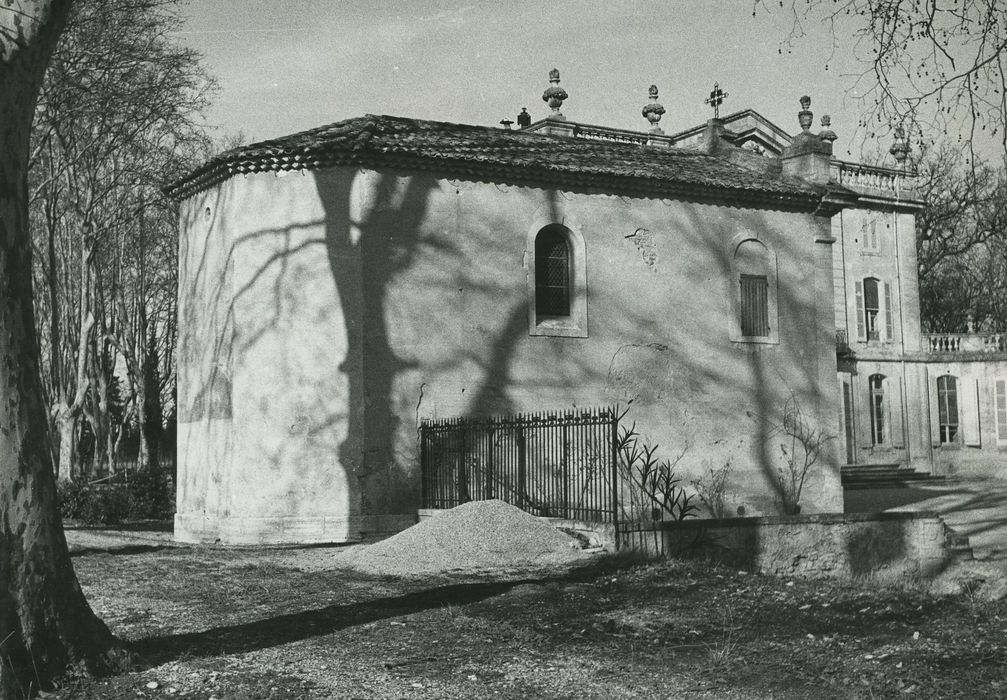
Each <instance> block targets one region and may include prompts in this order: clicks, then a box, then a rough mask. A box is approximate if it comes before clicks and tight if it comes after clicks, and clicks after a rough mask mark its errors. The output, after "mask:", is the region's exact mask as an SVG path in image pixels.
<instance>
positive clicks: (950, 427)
mask: <svg viewBox="0 0 1007 700" xmlns="http://www.w3.org/2000/svg"><path fill="white" fill-rule="evenodd" d="M937 430H938V436H939V441H940V444H942V445H946V444H948V443H952V442H954V441H955V437H956V436H957V435H958V380H957V379H956V378H955V377H953V376H951V375H950V374H945V375H942V376H940V377H937Z"/></svg>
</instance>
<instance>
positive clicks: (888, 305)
mask: <svg viewBox="0 0 1007 700" xmlns="http://www.w3.org/2000/svg"><path fill="white" fill-rule="evenodd" d="M884 294H885V305H884V310H885V340H895V335H894V334H893V333H892V329H893V326H894V324H893V323H892V321H893V319H892V287H891V285H890V284H888V283H887V282H885V292H884Z"/></svg>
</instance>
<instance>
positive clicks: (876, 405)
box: [867, 374, 886, 445]
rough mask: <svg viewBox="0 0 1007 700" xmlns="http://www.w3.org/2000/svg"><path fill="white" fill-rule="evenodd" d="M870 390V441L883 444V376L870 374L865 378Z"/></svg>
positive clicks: (884, 407)
mask: <svg viewBox="0 0 1007 700" xmlns="http://www.w3.org/2000/svg"><path fill="white" fill-rule="evenodd" d="M867 385H868V386H869V387H870V390H871V443H872V444H874V445H884V444H885V409H886V406H885V376H884V375H883V374H872V375H871V376H870V377H868V378H867Z"/></svg>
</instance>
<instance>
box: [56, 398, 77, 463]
mask: <svg viewBox="0 0 1007 700" xmlns="http://www.w3.org/2000/svg"><path fill="white" fill-rule="evenodd" d="M56 430H57V431H58V434H59V470H58V472H57V473H58V475H59V478H60V479H72V478H73V459H74V456H75V455H76V452H77V450H76V449H75V444H76V440H77V416H76V415H75V414H74V413H73V412H71V411H70V410H69V407H68V406H66V404H63V405H62V406H60V408H59V410H58V412H57V413H56Z"/></svg>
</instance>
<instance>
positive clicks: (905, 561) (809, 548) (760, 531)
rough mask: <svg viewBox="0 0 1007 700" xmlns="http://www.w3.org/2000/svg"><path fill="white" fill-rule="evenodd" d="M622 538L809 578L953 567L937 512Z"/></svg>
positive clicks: (798, 519)
mask: <svg viewBox="0 0 1007 700" xmlns="http://www.w3.org/2000/svg"><path fill="white" fill-rule="evenodd" d="M599 532H600V533H603V534H604V533H610V532H611V528H609V527H607V526H606V527H605V528H602V529H601V530H599ZM620 539H621V540H622V541H623V548H627V547H628V548H629V549H632V550H637V551H642V552H646V553H649V554H669V553H677V554H704V555H708V556H711V557H713V558H716V559H719V560H722V561H724V562H725V563H727V564H729V565H731V566H737V567H740V568H745V569H750V570H755V571H760V572H762V573H766V574H773V575H778V576H802V577H806V578H853V577H863V576H878V577H881V578H885V579H898V578H915V577H924V578H926V577H930V576H933V575H935V574H937V573H939V572H940V571H941V570H942V569H943V567H944V565H945V564H946V562H947V560H948V554H947V550H946V546H945V526H944V522H943V521H942V520H941V519H940V518H939V517H938V516H937V515H936V514H935V513H872V514H847V515H830V514H816V515H799V516H789V517H757V518H729V519H724V520H691V521H685V522H682V523H668V524H666V525H665V526H664V528H663V529H660V530H655V529H653V528H650V527H640V528H634V529H632V530H631V531H627V529H623V532H622V533H621V535H620ZM606 544H608V545H609V546H611V543H606Z"/></svg>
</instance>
